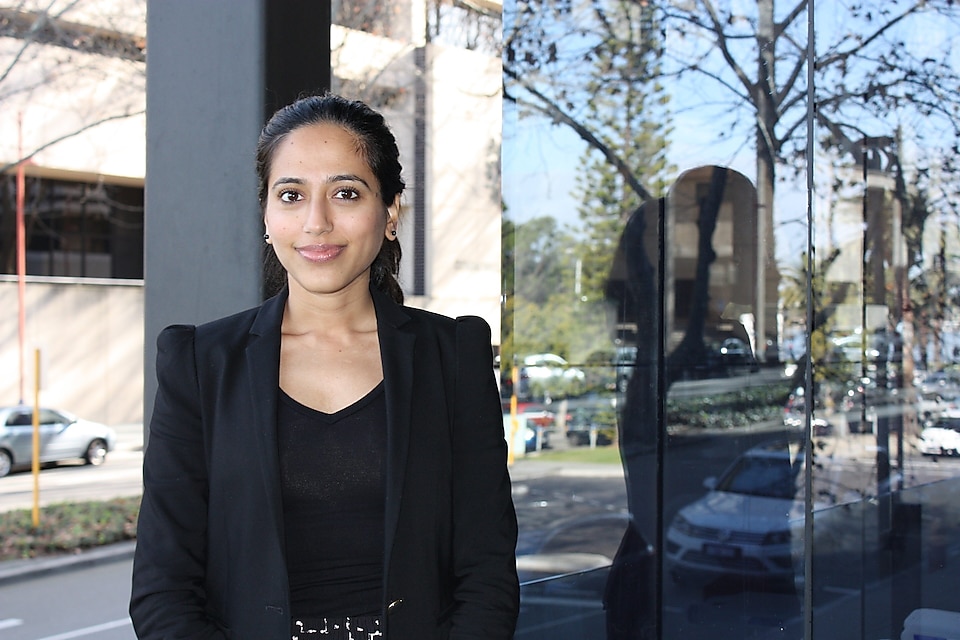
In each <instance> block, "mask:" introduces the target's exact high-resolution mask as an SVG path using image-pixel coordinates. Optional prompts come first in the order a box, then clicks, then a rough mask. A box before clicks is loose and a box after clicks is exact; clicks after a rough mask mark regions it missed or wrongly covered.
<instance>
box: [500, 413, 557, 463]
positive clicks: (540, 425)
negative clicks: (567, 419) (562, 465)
mask: <svg viewBox="0 0 960 640" xmlns="http://www.w3.org/2000/svg"><path fill="white" fill-rule="evenodd" d="M509 415H510V405H509V403H504V404H503V417H504V423H505V424H506V421H507V419H508V417H509ZM517 418H518V419H519V420H520V423H521V425H522V428H523V430H524V431H523V441H524V443H525V448H526V451H527V452H530V451H536V450H537V448H538V442H537V437H538V436H539V438H540V442H539V448H540V449H549V448H550V434H551V433H552V432H553V427H554V425H555V424H556V421H557V414H556V413H554V412H553V411H550V410H549V409H547V408H546V407H544V406H543V405H541V404H537V403H533V402H520V403H517Z"/></svg>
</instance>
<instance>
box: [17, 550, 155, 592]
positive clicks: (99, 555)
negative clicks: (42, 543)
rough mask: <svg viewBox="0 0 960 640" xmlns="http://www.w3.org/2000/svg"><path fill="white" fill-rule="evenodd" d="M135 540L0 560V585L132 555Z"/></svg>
mask: <svg viewBox="0 0 960 640" xmlns="http://www.w3.org/2000/svg"><path fill="white" fill-rule="evenodd" d="M136 545H137V542H136V540H128V541H126V542H118V543H116V544H108V545H104V546H102V547H95V548H93V549H89V550H87V551H83V552H82V553H76V554H71V555H62V556H49V557H41V558H28V559H25V560H7V561H5V562H0V585H4V584H10V583H13V582H19V581H21V580H29V579H31V578H36V577H38V576H43V575H49V574H53V573H58V572H60V571H68V570H70V569H77V568H80V567H87V566H90V565H94V564H99V563H104V562H114V561H117V560H127V559H129V558H132V557H133V551H134V549H135V548H136Z"/></svg>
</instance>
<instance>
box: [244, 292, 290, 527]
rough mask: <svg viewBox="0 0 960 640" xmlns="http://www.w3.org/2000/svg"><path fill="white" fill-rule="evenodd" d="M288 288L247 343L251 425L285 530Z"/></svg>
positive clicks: (271, 502) (267, 306)
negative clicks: (282, 429)
mask: <svg viewBox="0 0 960 640" xmlns="http://www.w3.org/2000/svg"><path fill="white" fill-rule="evenodd" d="M286 301H287V295H286V289H284V290H283V292H282V293H280V294H279V295H277V296H275V297H273V298H270V299H269V300H267V301H266V302H264V303H263V305H262V306H261V308H260V312H259V313H258V314H257V317H256V319H255V320H254V322H253V325H252V326H251V328H250V336H249V341H248V342H247V349H246V357H247V378H248V381H249V382H248V383H249V388H250V399H251V403H252V405H253V416H252V420H251V424H253V425H255V428H256V429H257V440H258V442H259V445H260V446H259V449H260V451H259V453H260V454H261V455H259V456H257V457H258V458H259V460H260V471H261V473H262V474H263V487H264V491H265V492H266V498H267V499H266V505H267V508H268V509H269V510H270V513H271V516H272V520H273V521H274V523H275V524H276V531H277V533H278V535H279V534H280V532H282V531H283V497H282V495H281V492H280V456H279V452H278V449H277V402H278V400H279V394H280V324H281V322H282V320H283V310H284V308H285V307H286Z"/></svg>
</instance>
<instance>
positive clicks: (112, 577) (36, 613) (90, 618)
mask: <svg viewBox="0 0 960 640" xmlns="http://www.w3.org/2000/svg"><path fill="white" fill-rule="evenodd" d="M131 566H132V560H129V559H127V560H122V561H116V562H108V563H105V564H99V565H96V566H92V567H85V568H80V569H74V570H72V571H66V572H61V573H54V574H50V575H46V576H40V577H37V578H34V579H31V580H27V581H22V582H14V583H12V584H7V585H3V586H0V638H3V640H72V639H73V638H79V639H85V638H90V639H96V640H135V638H136V635H135V634H134V633H133V626H132V625H131V623H130V618H129V617H128V615H127V603H128V602H129V599H130V570H131Z"/></svg>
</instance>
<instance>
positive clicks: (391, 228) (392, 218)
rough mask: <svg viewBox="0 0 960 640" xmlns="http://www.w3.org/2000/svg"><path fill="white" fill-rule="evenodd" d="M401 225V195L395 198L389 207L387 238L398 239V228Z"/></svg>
mask: <svg viewBox="0 0 960 640" xmlns="http://www.w3.org/2000/svg"><path fill="white" fill-rule="evenodd" d="M399 226H400V195H399V194H398V195H397V197H396V198H394V200H393V204H392V205H390V206H389V207H387V228H386V231H385V234H386V236H387V240H396V239H397V230H398V227H399Z"/></svg>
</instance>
